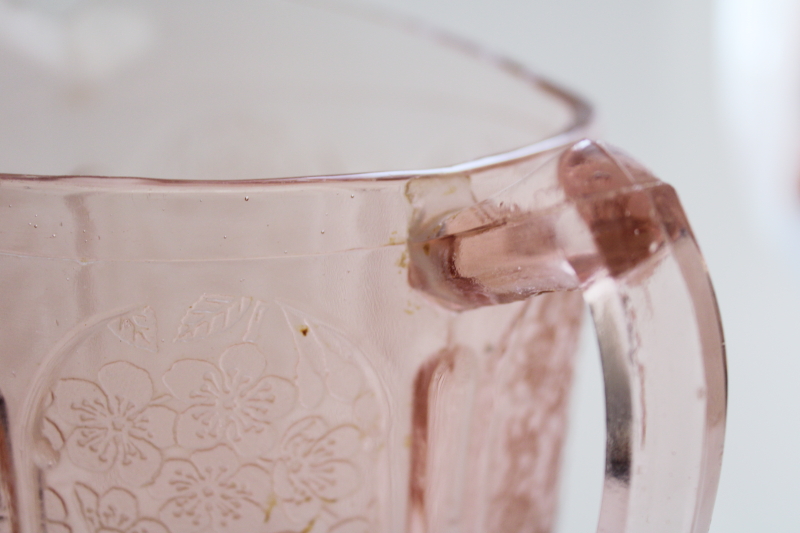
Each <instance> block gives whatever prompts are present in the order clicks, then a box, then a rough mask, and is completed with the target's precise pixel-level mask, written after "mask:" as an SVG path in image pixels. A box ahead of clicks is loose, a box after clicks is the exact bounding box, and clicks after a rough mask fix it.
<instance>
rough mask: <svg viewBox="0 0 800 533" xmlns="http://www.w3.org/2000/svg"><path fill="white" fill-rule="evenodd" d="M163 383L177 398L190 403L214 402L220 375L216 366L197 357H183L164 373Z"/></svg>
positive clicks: (219, 383) (219, 384)
mask: <svg viewBox="0 0 800 533" xmlns="http://www.w3.org/2000/svg"><path fill="white" fill-rule="evenodd" d="M163 380H164V385H166V386H167V388H168V389H169V391H170V392H171V393H172V394H173V396H175V397H176V398H178V399H179V400H183V401H185V402H189V403H191V404H197V403H209V402H211V403H214V402H216V398H217V396H218V395H217V394H215V392H218V391H219V390H220V389H221V388H222V375H221V374H220V373H219V370H218V369H217V367H215V366H214V365H212V364H211V363H207V362H205V361H198V360H197V359H184V360H182V361H178V362H176V363H175V364H174V365H172V368H170V369H169V370H167V372H166V373H165V374H164V378H163Z"/></svg>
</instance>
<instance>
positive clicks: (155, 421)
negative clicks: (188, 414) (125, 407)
mask: <svg viewBox="0 0 800 533" xmlns="http://www.w3.org/2000/svg"><path fill="white" fill-rule="evenodd" d="M176 416H177V413H176V412H175V411H173V410H172V409H170V408H168V407H164V406H162V405H154V406H151V407H148V408H147V409H145V410H144V411H142V412H141V414H140V415H139V416H137V417H136V428H135V429H131V432H130V433H131V435H132V436H134V437H137V438H140V439H144V440H148V441H150V442H151V443H153V444H155V445H156V446H157V447H159V448H162V449H163V448H166V447H168V446H172V445H173V444H175V417H176Z"/></svg>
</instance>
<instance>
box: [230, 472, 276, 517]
mask: <svg viewBox="0 0 800 533" xmlns="http://www.w3.org/2000/svg"><path fill="white" fill-rule="evenodd" d="M226 484H229V485H230V486H231V487H232V488H234V489H235V492H236V494H238V495H240V496H241V497H242V498H245V499H247V500H250V501H251V502H253V503H255V504H257V505H259V506H264V505H266V504H267V501H268V500H269V497H270V495H271V494H272V480H271V479H270V475H269V473H268V472H267V471H266V470H264V469H263V468H261V467H260V466H256V465H244V466H243V467H241V468H240V469H239V471H238V472H236V474H234V475H233V477H232V478H231V479H230V480H229V482H228V483H226ZM262 517H263V516H262Z"/></svg>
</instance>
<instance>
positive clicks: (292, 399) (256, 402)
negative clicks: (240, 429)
mask: <svg viewBox="0 0 800 533" xmlns="http://www.w3.org/2000/svg"><path fill="white" fill-rule="evenodd" d="M242 396H243V398H242V400H243V401H242V403H241V407H240V409H241V411H242V413H244V414H245V415H247V416H248V417H249V418H251V419H253V420H255V421H258V422H272V421H273V420H277V419H278V418H280V417H282V416H284V415H286V414H288V413H289V412H290V411H291V410H292V409H294V406H295V404H296V403H297V387H295V386H294V384H293V383H292V382H291V381H289V380H286V379H283V378H279V377H277V376H267V377H265V378H262V379H260V380H259V381H258V383H256V385H255V386H254V387H253V388H251V389H249V390H247V391H246V392H245V393H244V394H243V395H242Z"/></svg>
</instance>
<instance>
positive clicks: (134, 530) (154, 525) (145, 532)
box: [48, 518, 169, 533]
mask: <svg viewBox="0 0 800 533" xmlns="http://www.w3.org/2000/svg"><path fill="white" fill-rule="evenodd" d="M48 533H49V532H48ZM125 533H169V530H168V529H167V527H166V526H165V525H164V524H162V523H161V522H156V521H155V520H153V519H151V518H143V519H141V520H139V521H138V522H136V523H135V524H133V526H132V527H131V528H130V529H128V530H126V531H125Z"/></svg>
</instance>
